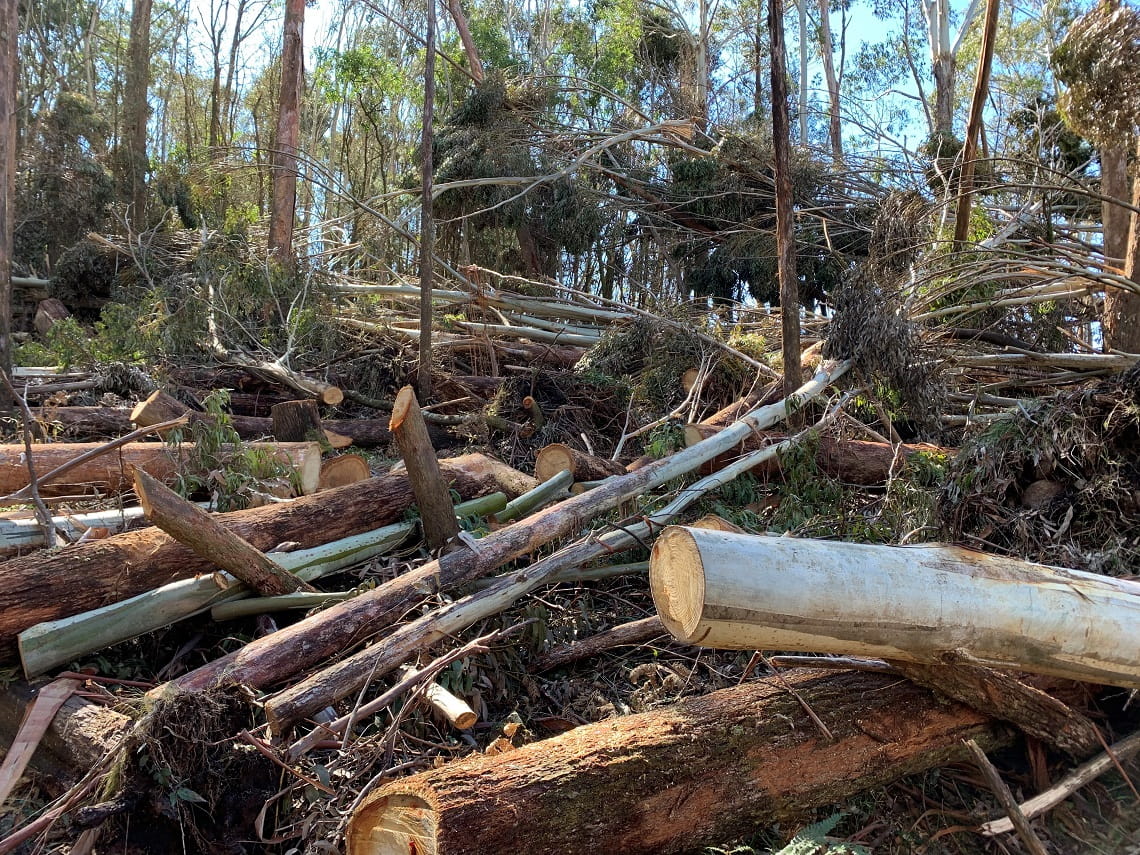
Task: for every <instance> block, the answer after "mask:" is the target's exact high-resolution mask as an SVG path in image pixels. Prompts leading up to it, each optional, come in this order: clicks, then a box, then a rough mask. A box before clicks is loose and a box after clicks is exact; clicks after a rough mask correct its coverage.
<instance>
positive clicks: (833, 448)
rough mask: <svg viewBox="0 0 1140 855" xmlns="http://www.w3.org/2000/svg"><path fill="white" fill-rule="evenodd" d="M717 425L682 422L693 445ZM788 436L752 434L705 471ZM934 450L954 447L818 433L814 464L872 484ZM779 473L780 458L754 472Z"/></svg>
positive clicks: (775, 475)
mask: <svg viewBox="0 0 1140 855" xmlns="http://www.w3.org/2000/svg"><path fill="white" fill-rule="evenodd" d="M718 430H719V428H716V427H710V426H709V425H706V424H703V423H702V424H693V425H686V426H685V443H686V445H695V444H696V443H698V442H700V441H701V440H702V439H707V438H708V437H710V436H712V435H713V434H715V433H716V432H717V431H718ZM785 439H787V436H786V435H783V434H772V433H764V434H755V435H753V436H751V437H749V438H748V439H747V440H745V441H744V442H743V443H741V444H740V445H738V446H737V447H736V448H734V449H733V450H732V451H730V452H728V453H727V454H725V455H724V456H723V457H720V458H717V459H716V460H714V461H712V462H711V463H709V464H707V466H706V467H705V468H706V469H707V471H708V472H715V471H716V470H717V469H718V468H720V467H722V466H724V464H725V463H727V462H729V461H730V460H734V459H736V458H737V457H740V456H741V455H743V454H747V453H748V452H750V451H755V450H756V449H758V448H763V447H764V446H767V445H775V444H776V443H777V442H782V441H783V440H785ZM919 453H924V454H935V455H940V456H946V455H953V454H954V453H955V450H954V449H952V448H943V447H941V446H937V445H926V444H925V443H914V444H907V445H899V446H892V445H890V444H888V443H885V442H866V441H864V440H858V439H835V438H834V437H829V436H821V437H820V438H819V442H818V445H817V447H816V456H815V460H816V465H818V466H819V468H820V470H821V471H823V472H825V473H826V474H828V475H830V476H831V477H832V478H838V479H839V480H840V481H845V482H847V483H848V484H860V485H862V486H871V485H874V484H883V483H885V482H886V481H887V480H888V479H889V478H890V476H891V473H892V472H893V473H895V474H898V473H899V472H901V471H902V468H903V465H904V464H905V463H906V461H907V460H909V459H910V458H911V457H913V456H914V455H916V454H919ZM781 473H782V467H781V464H780V460H779V458H776V459H773V460H769V461H765V462H764V463H762V464H761V465H760V466H758V467H756V469H755V470H754V472H753V474H755V475H757V476H759V477H762V478H778V477H780V475H781ZM706 474H707V473H706Z"/></svg>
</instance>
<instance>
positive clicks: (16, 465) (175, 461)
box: [0, 442, 321, 496]
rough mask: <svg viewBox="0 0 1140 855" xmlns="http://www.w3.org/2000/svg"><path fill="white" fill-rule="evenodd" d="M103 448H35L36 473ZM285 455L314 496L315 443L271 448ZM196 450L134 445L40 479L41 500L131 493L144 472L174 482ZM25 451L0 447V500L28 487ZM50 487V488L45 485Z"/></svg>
mask: <svg viewBox="0 0 1140 855" xmlns="http://www.w3.org/2000/svg"><path fill="white" fill-rule="evenodd" d="M99 447H100V445H99V444H98V443H94V444H93V443H73V442H57V443H46V444H42V445H34V446H32V450H33V456H34V460H35V465H36V471H37V472H39V473H49V472H50V471H51V470H53V469H55V468H57V467H59V466H62V465H63V464H65V463H67V462H69V461H71V460H74V459H75V458H77V457H79V456H80V455H82V454H87V453H89V452H91V451H94V450H96V449H98V448H99ZM266 447H267V448H272V449H275V450H276V452H277V453H280V454H281V455H283V457H284V458H285V459H287V460H288V462H289V463H291V464H292V465H293V467H294V468H295V469H296V471H297V474H298V476H299V478H300V480H301V484H302V487H303V489H304V490H305V491H307V492H310V493H311V492H314V491H315V490H316V488H317V482H318V481H319V479H320V472H321V449H320V446H319V445H317V444H316V443H311V442H290V443H275V444H272V445H268V446H266ZM192 449H193V445H192V444H189V443H187V444H185V445H183V446H182V447H181V448H180V449H172V448H171V447H170V446H168V445H166V444H165V443H160V442H131V443H127V444H126V445H123V446H120V447H118V448H115V449H111V450H109V451H108V452H107V453H106V454H102V455H100V456H98V457H95V458H93V459H91V460H88V461H86V462H85V463H82V464H80V465H79V466H76V467H75V468H73V469H71V470H69V471H68V472H66V473H65V474H64V475H61V476H60V477H58V478H51V479H48V478H47V477H43V476H42V475H41V480H40V483H39V489H40V493H41V494H42V495H56V496H58V495H74V494H86V493H90V492H92V491H93V490H97V491H99V492H116V493H117V492H122V491H123V490H126V489H129V488H130V486H131V479H132V478H133V477H134V475H133V472H134V470H135V469H142V470H143V471H144V472H146V473H147V474H148V475H150V476H151V477H153V478H157V479H158V480H160V481H169V480H170V479H171V478H173V477H174V476H175V475H176V474H177V473H178V472H179V471H180V470H181V468H182V467H183V466H184V463H183V459H184V454H186V453H189V451H190V450H192ZM24 454H25V451H24V446H23V445H22V444H20V445H0V494H4V495H7V494H9V493H15V492H16V491H18V490H20V489H22V488H23V487H26V486H28V466H27V462H26V461H25V459H24ZM45 482H46V483H45Z"/></svg>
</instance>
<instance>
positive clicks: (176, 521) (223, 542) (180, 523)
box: [135, 470, 316, 597]
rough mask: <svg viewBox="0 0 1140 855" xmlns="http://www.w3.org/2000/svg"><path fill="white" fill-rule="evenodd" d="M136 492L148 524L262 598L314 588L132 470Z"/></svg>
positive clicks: (200, 510) (217, 521)
mask: <svg viewBox="0 0 1140 855" xmlns="http://www.w3.org/2000/svg"><path fill="white" fill-rule="evenodd" d="M135 495H137V496H138V497H139V504H140V505H142V508H143V512H144V513H145V514H146V518H147V519H148V520H150V522H151V523H153V524H154V525H156V526H158V527H159V528H160V529H162V530H163V531H165V532H166V533H167V534H169V535H170V536H171V537H173V538H174V539H175V540H177V541H178V542H179V543H184V544H186V545H187V546H189V547H190V548H191V549H193V550H194V554H195V555H197V556H198V557H200V558H203V559H205V560H207V561H213V562H214V563H215V564H217V565H218V566H219V567H221V568H222V569H223V570H228V571H229V572H230V574H231V575H233V576H234V577H236V578H238V579H241V581H243V582H245V583H246V584H247V585H249V587H250V588H252V589H253V590H254V591H256V592H257V593H259V594H261V595H262V596H263V597H273V596H277V595H279V594H292V593H293V592H294V591H308V592H313V591H315V590H316V589H315V588H314V587H313V586H312V585H309V584H308V583H306V582H302V581H301V580H300V579H298V578H297V577H296V576H294V575H293V574H291V573H290V572H289V571H288V570H286V569H285V568H284V567H282V566H281V565H280V564H278V563H277V562H275V561H274V560H273V559H272V558H269V557H268V556H266V554H265V553H264V552H262V551H261V550H259V549H255V548H254V547H253V546H251V545H250V544H249V543H248V542H246V541H245V540H242V539H241V537H239V536H238V535H236V534H234V533H233V532H232V531H230V530H229V529H228V528H226V527H225V526H224V525H222V523H221V522H220V521H219V520H218V518H217V517H216V516H212V515H211V514H209V513H207V512H206V511H204V510H202V509H201V508H199V507H198V506H197V505H195V504H193V503H191V502H188V501H186V499H184V498H182V497H181V496H179V495H178V494H177V493H175V492H174V491H173V490H171V489H170V488H169V487H167V486H165V485H164V484H162V483H160V482H158V481H156V480H155V479H153V478H151V477H150V476H149V475H147V474H146V473H145V472H143V471H141V470H137V471H136V472H135Z"/></svg>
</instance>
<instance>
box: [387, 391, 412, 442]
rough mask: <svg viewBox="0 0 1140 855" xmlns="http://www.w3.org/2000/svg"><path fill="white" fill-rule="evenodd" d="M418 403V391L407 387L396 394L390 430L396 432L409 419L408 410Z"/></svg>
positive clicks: (389, 424)
mask: <svg viewBox="0 0 1140 855" xmlns="http://www.w3.org/2000/svg"><path fill="white" fill-rule="evenodd" d="M415 403H416V390H415V389H413V388H412V387H411V386H405V387H404V388H403V389H401V390H400V391H399V392H397V393H396V400H395V401H393V402H392V418H391V419H389V420H388V430H392V431H394V430H396V428H398V427H399V426H400V425H402V424H403V423H404V419H406V418H407V417H408V410H409V409H411V407H412V405H413V404H415Z"/></svg>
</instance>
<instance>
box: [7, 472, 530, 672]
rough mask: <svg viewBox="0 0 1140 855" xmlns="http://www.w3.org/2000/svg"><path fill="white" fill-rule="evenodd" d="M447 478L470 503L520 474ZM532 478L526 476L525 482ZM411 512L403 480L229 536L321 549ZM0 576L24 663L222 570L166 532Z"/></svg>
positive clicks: (351, 491)
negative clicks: (76, 633)
mask: <svg viewBox="0 0 1140 855" xmlns="http://www.w3.org/2000/svg"><path fill="white" fill-rule="evenodd" d="M440 464H441V467H442V469H443V474H444V477H445V478H446V479H447V480H448V481H449V482H450V483H451V484H452V488H453V489H455V490H456V491H457V492H458V493H459V494H460V495H461V496H462V497H464V498H471V497H473V496H476V495H483V494H485V493H493V492H496V491H500V490H502V491H503V492H507V490H506V489H504V483H505V485H509V486H510V487H511V488H512V489H511V493H510V495H517V492H516V491H514V489H513V488H514V486H516V483H515V479H513V478H510V477H504V474H503V473H504V470H509V472H514V470H510V469H509V467H506V466H504V465H503V464H501V463H499V462H498V461H494V460H491V459H490V458H487V457H484V456H483V455H481V454H469V455H464V456H462V457H456V458H451V459H449V460H443V461H440ZM516 474H517V475H519V476H520V477H523V476H522V475H521V473H516ZM411 504H412V489H411V486H410V485H409V484H408V479H407V477H406V475H403V474H400V473H395V474H388V475H384V476H381V477H378V478H371V479H369V480H368V481H363V482H361V483H359V484H352V485H350V486H347V487H339V488H337V489H335V490H327V491H325V492H323V493H317V494H316V495H313V496H305V497H303V498H300V499H297V500H295V501H292V502H286V503H283V504H275V505H269V506H267V507H263V508H254V509H251V510H247V511H236V512H234V513H232V514H227V515H226V520H225V522H226V527H227V528H229V529H230V530H231V531H233V532H234V533H235V534H237V535H238V536H240V537H241V538H243V539H244V540H247V541H249V543H250V544H252V545H253V546H254V547H256V548H257V549H260V550H263V551H264V550H269V549H272V548H273V547H275V546H277V545H278V544H280V543H283V542H285V541H295V542H296V543H297V544H298V545H299V548H308V547H311V546H319V545H320V544H322V543H329V542H331V541H334V540H339V539H340V538H343V537H348V536H349V535H353V534H359V533H361V532H364V531H368V530H370V529H374V528H378V527H380V526H382V525H385V524H387V523H390V522H393V521H395V520H397V519H399V518H400V517H401V516H402V515H403V513H404V511H406V510H407V509H408V508H409V507H410V506H411ZM3 567H4V572H3V573H0V661H3V660H9V659H11V658H13V657H14V655H15V653H16V635H17V634H18V633H20V632H22V631H23V630H25V629H27V628H28V627H30V626H33V625H35V624H37V623H41V622H43V621H49V620H55V619H57V618H62V617H66V616H68V615H73V614H78V613H80V612H84V611H88V610H89V609H94V608H98V607H100V606H104V605H106V604H108V603H112V602H116V601H118V600H124V599H126V598H128V597H133V596H135V595H136V594H141V593H143V592H144V591H149V590H150V589H152V588H157V587H159V586H161V585H165V584H168V583H170V582H173V581H176V580H178V579H186V578H190V577H193V576H195V575H198V574H202V573H211V572H212V571H213V570H214V565H213V564H212V563H210V562H209V561H204V560H203V559H201V558H198V557H197V556H196V555H195V554H194V553H193V552H192V551H191V550H190V549H189V548H187V547H185V546H183V545H182V544H180V543H178V542H177V541H176V540H174V539H173V538H171V537H169V536H168V535H166V534H163V533H162V532H161V531H159V530H158V529H157V528H153V527H151V528H145V529H140V530H138V531H130V532H124V533H123V534H118V535H115V536H114V537H109V538H107V539H105V540H98V541H93V542H91V543H84V544H76V545H74V546H69V547H66V548H64V549H62V550H60V551H58V552H53V553H37V554H33V555H27V556H24V557H21V558H14V559H11V560H10V561H7V562H5V564H4V565H3Z"/></svg>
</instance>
